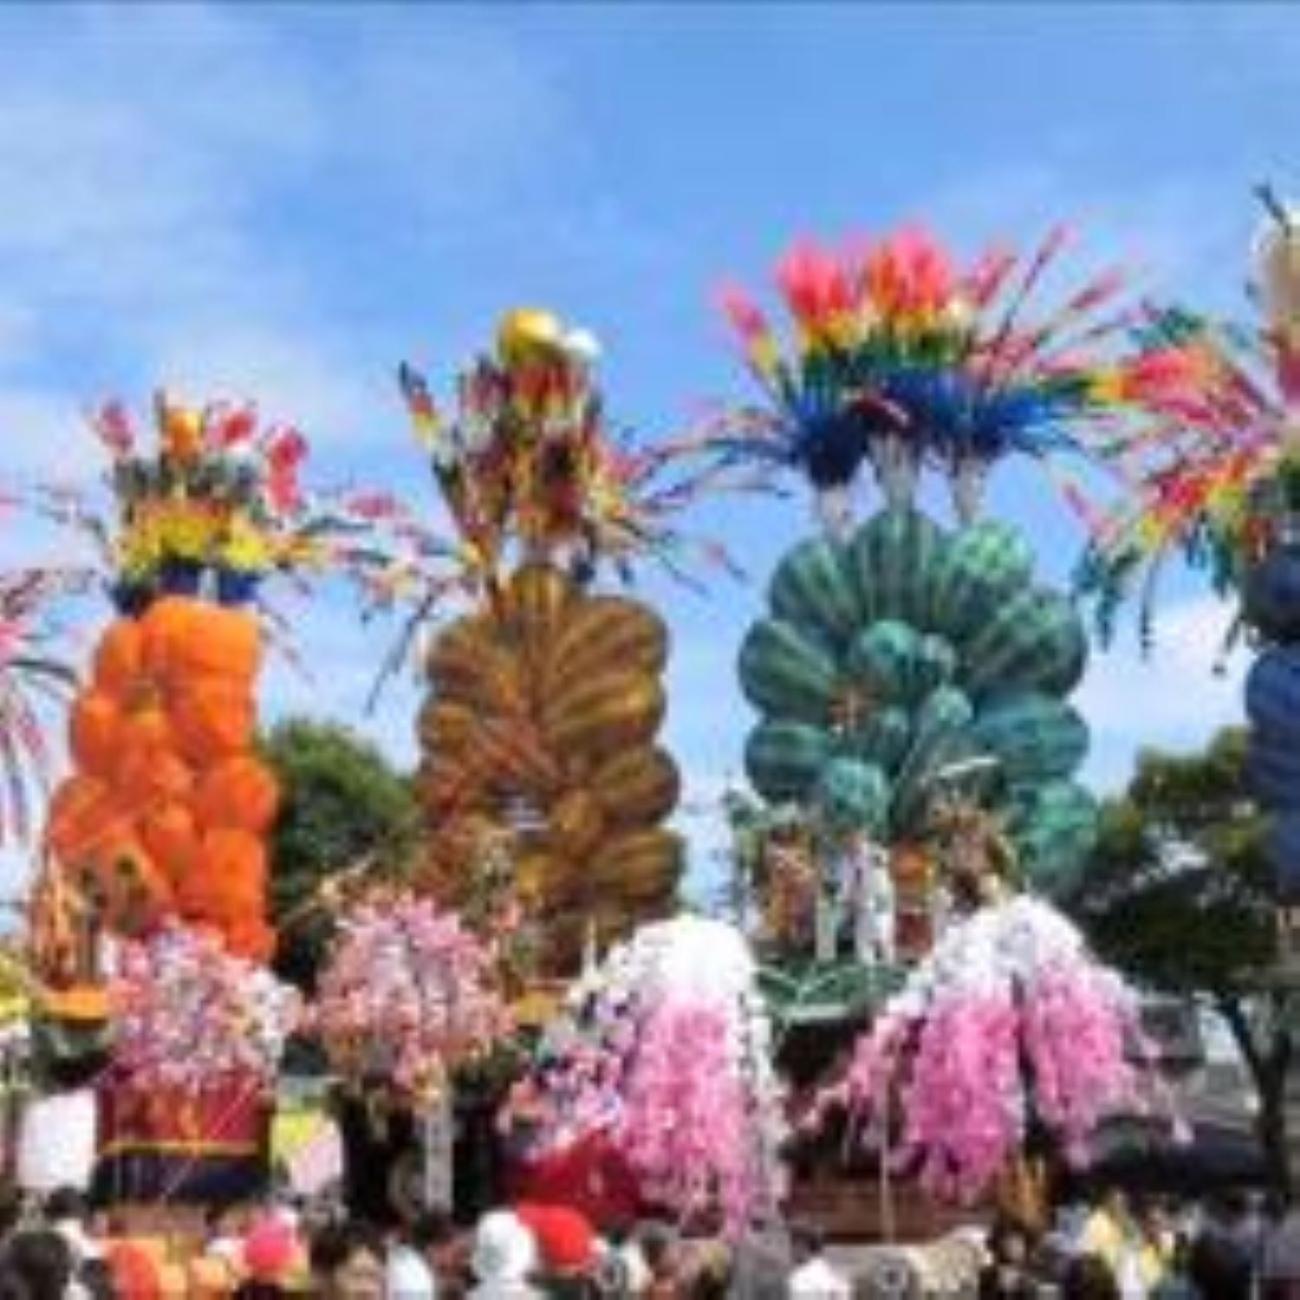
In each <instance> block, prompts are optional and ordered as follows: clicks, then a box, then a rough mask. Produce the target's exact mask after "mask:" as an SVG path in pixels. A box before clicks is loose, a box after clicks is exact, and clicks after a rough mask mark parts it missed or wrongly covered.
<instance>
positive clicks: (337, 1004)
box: [314, 895, 512, 1098]
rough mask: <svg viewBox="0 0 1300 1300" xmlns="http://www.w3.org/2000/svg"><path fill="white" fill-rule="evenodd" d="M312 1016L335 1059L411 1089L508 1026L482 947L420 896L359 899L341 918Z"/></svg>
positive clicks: (422, 1088)
mask: <svg viewBox="0 0 1300 1300" xmlns="http://www.w3.org/2000/svg"><path fill="white" fill-rule="evenodd" d="M314 1023H315V1027H316V1030H317V1032H318V1033H319V1034H320V1037H321V1040H322V1042H323V1043H324V1045H325V1049H326V1051H327V1053H328V1054H329V1057H330V1060H331V1062H332V1063H333V1065H334V1067H335V1068H336V1069H338V1070H339V1071H340V1072H341V1073H343V1074H344V1075H347V1076H349V1077H353V1078H360V1077H363V1076H365V1075H369V1074H379V1075H382V1076H383V1077H385V1078H387V1079H388V1080H389V1081H390V1082H391V1083H392V1084H393V1085H394V1086H395V1087H397V1088H398V1089H400V1090H401V1091H403V1092H407V1093H410V1094H411V1095H412V1096H415V1097H421V1098H424V1097H428V1096H430V1095H432V1094H433V1093H436V1092H437V1090H438V1089H439V1087H440V1086H441V1084H442V1081H443V1079H444V1078H445V1076H446V1074H447V1072H448V1071H449V1070H451V1069H453V1068H454V1067H455V1066H457V1065H458V1064H460V1063H462V1062H464V1061H467V1060H469V1059H471V1058H473V1057H474V1056H476V1055H479V1054H481V1053H484V1052H486V1051H487V1050H488V1049H490V1048H491V1047H492V1046H493V1044H495V1043H497V1042H499V1041H500V1040H501V1039H502V1038H504V1037H506V1036H507V1035H508V1034H509V1033H510V1032H511V1029H512V1022H511V1018H510V1014H509V1009H508V1008H507V1007H506V1005H505V1003H504V1001H503V1000H502V998H501V995H500V992H499V990H498V989H497V987H496V984H495V971H494V959H493V956H492V953H491V951H490V950H489V949H488V948H487V947H485V946H484V944H482V943H481V942H480V941H479V939H478V938H477V937H476V936H475V935H474V934H473V933H471V932H470V931H469V930H467V929H465V928H464V927H463V926H462V925H461V922H460V918H459V917H457V916H456V915H454V914H453V913H451V912H443V911H440V910H439V909H438V908H437V907H436V906H435V905H434V904H433V903H432V902H430V901H429V900H428V899H423V898H415V897H413V896H411V895H399V896H398V897H397V898H395V899H389V900H385V901H382V902H370V903H365V904H363V905H362V906H360V907H358V908H357V909H356V910H355V911H354V912H353V913H352V914H351V915H350V916H349V917H347V918H345V919H344V921H343V922H342V933H341V935H340V937H339V939H338V941H337V942H336V943H335V945H334V948H333V950H332V951H331V953H330V957H329V960H328V962H327V964H326V966H325V969H324V971H323V973H322V975H321V979H320V985H319V990H318V994H317V1000H316V1006H315V1017H314Z"/></svg>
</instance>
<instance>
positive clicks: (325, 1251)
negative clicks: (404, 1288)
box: [309, 1224, 384, 1300]
mask: <svg viewBox="0 0 1300 1300" xmlns="http://www.w3.org/2000/svg"><path fill="white" fill-rule="evenodd" d="M309 1257H310V1261H311V1271H312V1277H313V1278H314V1279H315V1282H316V1284H317V1288H318V1290H317V1291H314V1292H313V1294H320V1295H325V1296H331V1297H336V1298H337V1300H383V1296H384V1262H383V1261H384V1243H383V1240H382V1238H380V1237H379V1235H378V1234H377V1233H375V1232H373V1231H371V1230H370V1229H369V1228H366V1227H364V1226H362V1225H359V1224H340V1225H330V1226H328V1227H325V1228H322V1229H321V1230H320V1231H319V1232H318V1233H317V1234H316V1236H315V1237H313V1238H312V1242H311V1247H310V1254H309Z"/></svg>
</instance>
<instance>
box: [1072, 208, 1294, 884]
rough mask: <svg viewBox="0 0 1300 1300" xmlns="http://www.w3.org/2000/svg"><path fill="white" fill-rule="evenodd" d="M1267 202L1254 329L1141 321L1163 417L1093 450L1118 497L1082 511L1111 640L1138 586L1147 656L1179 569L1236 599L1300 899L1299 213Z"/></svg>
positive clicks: (1257, 717)
mask: <svg viewBox="0 0 1300 1300" xmlns="http://www.w3.org/2000/svg"><path fill="white" fill-rule="evenodd" d="M1264 197H1265V199H1266V202H1267V206H1268V208H1269V214H1268V220H1267V223H1266V225H1265V227H1264V229H1263V230H1262V231H1261V233H1260V236H1259V238H1258V241H1257V246H1256V281H1257V282H1256V284H1255V286H1254V289H1255V293H1254V297H1255V300H1256V302H1257V304H1258V310H1259V319H1258V321H1257V322H1255V324H1254V325H1252V326H1249V327H1239V326H1233V325H1229V324H1225V323H1223V322H1219V321H1215V320H1212V319H1209V318H1207V317H1204V316H1199V315H1196V314H1194V313H1193V312H1191V311H1188V310H1187V309H1185V308H1182V307H1165V308H1152V309H1151V310H1149V311H1148V313H1147V314H1146V317H1145V319H1144V320H1143V322H1142V323H1141V326H1140V329H1139V342H1140V344H1141V347H1142V357H1141V361H1140V364H1141V365H1142V366H1143V367H1144V368H1145V369H1146V370H1147V372H1148V373H1149V376H1150V381H1149V385H1148V386H1149V388H1150V392H1151V402H1152V407H1153V410H1154V411H1155V413H1156V414H1157V415H1158V417H1159V421H1158V423H1157V424H1156V425H1155V426H1154V427H1153V428H1152V429H1149V430H1147V431H1146V433H1145V434H1142V435H1140V436H1120V437H1116V438H1114V439H1111V440H1110V441H1108V442H1106V443H1105V444H1104V445H1102V446H1101V447H1100V448H1099V451H1100V453H1101V455H1102V456H1103V458H1104V459H1105V460H1106V461H1107V462H1108V463H1109V464H1110V465H1111V466H1112V467H1113V469H1114V471H1115V473H1116V475H1117V476H1118V480H1119V483H1120V486H1121V496H1120V499H1119V501H1118V503H1117V504H1116V505H1114V506H1113V507H1110V508H1096V507H1093V508H1090V509H1089V510H1088V511H1087V518H1088V521H1089V523H1090V524H1091V527H1092V540H1091V544H1090V546H1089V549H1088V551H1087V553H1086V554H1085V556H1084V559H1083V561H1082V563H1081V565H1080V570H1079V575H1078V582H1079V587H1080V591H1081V593H1082V594H1083V595H1084V596H1085V597H1086V598H1089V599H1091V600H1092V601H1093V602H1094V607H1095V612H1096V617H1097V622H1098V626H1099V630H1100V633H1101V635H1102V637H1103V639H1109V638H1110V637H1111V635H1112V634H1113V631H1114V625H1115V621H1116V615H1117V612H1118V610H1119V608H1120V607H1121V605H1122V604H1123V603H1124V601H1125V600H1126V599H1127V598H1128V597H1129V596H1131V595H1133V594H1134V590H1135V588H1136V592H1137V599H1138V602H1139V611H1138V613H1139V625H1140V630H1141V635H1142V639H1143V644H1144V646H1145V647H1149V646H1150V644H1151V642H1152V639H1153V630H1154V620H1155V610H1156V601H1157V597H1158V594H1159V579H1160V577H1161V576H1162V573H1163V572H1164V571H1165V570H1166V569H1167V568H1168V567H1169V563H1170V561H1171V560H1172V559H1174V558H1177V557H1181V558H1182V559H1183V561H1184V562H1185V563H1186V564H1187V565H1188V566H1190V567H1191V568H1192V569H1193V570H1197V571H1200V572H1202V573H1205V574H1206V575H1207V576H1208V577H1209V579H1210V583H1211V585H1212V587H1213V589H1214V591H1215V592H1216V593H1217V594H1219V595H1220V596H1223V597H1226V598H1231V599H1233V600H1235V602H1236V607H1237V612H1236V620H1235V623H1234V627H1233V631H1232V633H1231V634H1230V638H1229V640H1230V641H1231V640H1232V639H1235V638H1236V637H1237V636H1238V635H1239V634H1240V633H1241V632H1242V631H1243V630H1244V631H1245V632H1247V633H1248V639H1249V642H1250V644H1251V647H1252V648H1253V649H1254V650H1255V652H1256V653H1255V658H1254V662H1253V664H1252V666H1251V668H1250V672H1249V675H1248V676H1247V679H1246V700H1245V703H1246V713H1247V715H1248V717H1249V720H1250V752H1249V760H1248V763H1249V765H1248V777H1249V780H1250V784H1251V786H1252V788H1253V790H1254V794H1255V797H1256V799H1257V800H1258V801H1259V804H1260V806H1261V807H1262V808H1263V809H1265V810H1266V811H1267V812H1268V813H1269V814H1270V815H1271V819H1272V829H1271V833H1270V837H1269V842H1268V852H1269V856H1270V858H1271V860H1272V863H1273V866H1274V869H1275V871H1276V877H1277V887H1278V895H1279V898H1280V900H1281V901H1282V902H1283V903H1284V904H1287V905H1290V904H1293V903H1294V902H1295V901H1296V900H1298V899H1300V219H1298V218H1297V216H1296V214H1295V213H1294V212H1293V211H1290V210H1288V209H1286V208H1284V207H1283V206H1282V205H1281V204H1280V203H1278V201H1277V200H1276V198H1275V197H1274V196H1273V195H1272V194H1271V193H1268V192H1265V195H1264ZM1225 648H1226V647H1225Z"/></svg>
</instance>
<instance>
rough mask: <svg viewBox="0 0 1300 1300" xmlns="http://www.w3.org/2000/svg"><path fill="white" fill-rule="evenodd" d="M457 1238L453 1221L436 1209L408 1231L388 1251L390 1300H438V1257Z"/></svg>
mask: <svg viewBox="0 0 1300 1300" xmlns="http://www.w3.org/2000/svg"><path fill="white" fill-rule="evenodd" d="M453 1236H454V1229H453V1227H452V1223H451V1219H450V1218H449V1216H448V1215H446V1214H444V1213H442V1212H440V1211H436V1210H435V1211H430V1212H429V1213H426V1214H421V1215H419V1216H418V1217H417V1218H416V1219H415V1220H414V1222H412V1223H411V1224H410V1225H409V1226H408V1227H407V1228H405V1229H404V1230H403V1231H402V1233H401V1234H400V1235H399V1237H398V1238H397V1240H396V1241H395V1242H394V1243H393V1245H392V1246H391V1247H390V1248H389V1251H388V1269H387V1272H388V1296H389V1300H437V1295H438V1271H437V1268H436V1266H435V1262H436V1255H437V1252H438V1251H439V1250H444V1249H445V1248H446V1246H447V1244H448V1243H449V1242H450V1241H451V1239H452V1238H453Z"/></svg>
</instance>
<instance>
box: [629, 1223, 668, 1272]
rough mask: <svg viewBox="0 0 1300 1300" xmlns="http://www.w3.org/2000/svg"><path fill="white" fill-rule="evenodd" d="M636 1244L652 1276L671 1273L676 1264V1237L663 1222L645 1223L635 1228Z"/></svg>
mask: <svg viewBox="0 0 1300 1300" xmlns="http://www.w3.org/2000/svg"><path fill="white" fill-rule="evenodd" d="M636 1235H637V1244H638V1245H639V1246H640V1247H641V1255H642V1257H643V1258H644V1259H645V1264H646V1268H648V1269H649V1270H650V1274H651V1276H652V1277H656V1278H658V1277H663V1276H664V1275H665V1274H667V1273H671V1272H672V1270H673V1268H674V1266H675V1265H676V1262H677V1261H676V1255H677V1238H676V1236H675V1235H674V1233H673V1231H672V1229H671V1228H669V1227H668V1226H667V1225H666V1224H663V1223H645V1224H642V1225H641V1227H640V1228H638V1229H637V1234H636Z"/></svg>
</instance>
